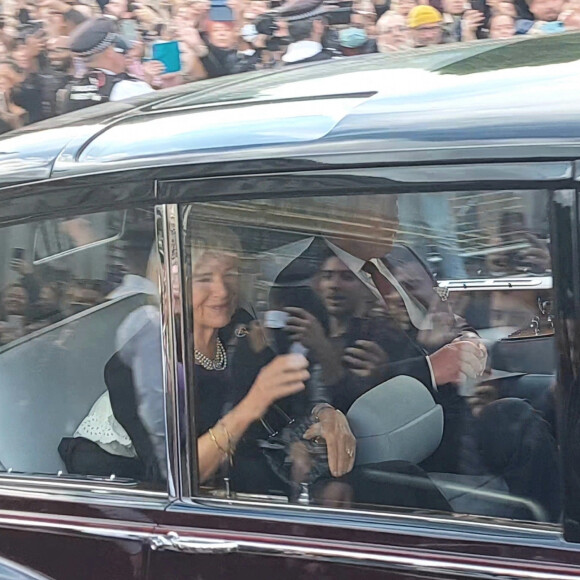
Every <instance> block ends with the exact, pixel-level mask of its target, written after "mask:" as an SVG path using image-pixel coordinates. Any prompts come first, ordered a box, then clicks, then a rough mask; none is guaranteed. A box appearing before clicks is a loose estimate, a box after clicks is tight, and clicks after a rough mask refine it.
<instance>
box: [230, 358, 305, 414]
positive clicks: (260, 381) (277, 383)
mask: <svg viewBox="0 0 580 580" xmlns="http://www.w3.org/2000/svg"><path fill="white" fill-rule="evenodd" d="M309 378H310V373H309V372H308V360H307V359H306V357H305V356H303V355H301V354H286V355H282V356H277V357H276V358H275V359H274V360H273V361H272V362H271V363H270V364H268V365H266V366H265V367H264V368H263V369H262V370H261V371H260V372H259V374H258V376H257V377H256V380H255V381H254V384H253V385H252V387H251V388H250V392H249V393H248V394H247V395H246V397H245V399H244V401H242V403H244V404H245V406H246V407H247V409H248V410H249V412H250V413H251V414H252V415H253V416H254V418H255V419H259V418H260V417H261V416H262V415H263V414H264V413H265V412H266V410H267V409H268V407H269V406H270V405H272V403H274V402H276V401H277V400H278V399H283V398H284V397H288V396H289V395H293V394H295V393H299V392H300V391H302V390H304V388H305V384H304V383H305V381H307V380H308V379H309ZM242 403H241V404H242Z"/></svg>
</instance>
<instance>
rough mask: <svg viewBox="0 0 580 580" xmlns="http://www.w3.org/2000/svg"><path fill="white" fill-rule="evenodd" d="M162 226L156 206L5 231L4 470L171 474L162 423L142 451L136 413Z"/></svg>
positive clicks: (156, 355)
mask: <svg viewBox="0 0 580 580" xmlns="http://www.w3.org/2000/svg"><path fill="white" fill-rule="evenodd" d="M153 232H154V228H153V212H152V211H148V210H132V211H127V212H106V213H98V214H92V215H88V216H72V217H70V218H65V219H59V220H54V221H48V222H38V223H31V224H25V225H17V226H12V227H8V228H5V229H3V230H2V231H0V236H1V237H2V242H3V243H2V247H3V248H4V251H3V254H2V255H1V256H0V275H1V276H2V287H3V289H2V303H1V308H2V311H1V313H0V344H1V345H2V346H1V347H0V367H1V369H2V371H1V374H2V378H3V380H2V387H1V396H2V406H1V408H2V410H1V411H0V414H1V418H0V430H1V431H2V436H1V437H0V461H1V464H2V466H3V469H2V471H11V472H12V473H24V474H52V475H56V474H57V473H59V472H60V473H61V474H64V475H69V476H73V475H74V476H80V477H81V478H84V477H86V476H97V477H102V478H109V477H110V476H111V475H115V477H116V478H118V481H123V480H128V483H129V482H134V481H139V480H145V479H148V480H152V479H153V476H154V475H155V474H156V473H157V474H158V478H157V479H159V480H161V479H162V475H161V474H160V472H159V468H157V469H154V468H152V467H151V464H154V465H155V466H157V463H158V462H157V459H156V456H155V448H154V447H155V440H154V435H155V432H156V431H155V429H151V435H146V438H145V439H146V441H145V444H146V452H143V450H142V449H143V446H142V441H141V440H140V439H139V437H138V434H139V433H141V432H142V431H143V425H141V424H140V425H138V426H137V429H136V428H135V425H134V422H132V417H134V416H135V415H136V413H135V409H136V400H138V398H137V394H136V390H135V386H134V384H133V383H134V382H135V381H134V380H133V370H134V364H135V363H134V361H135V360H137V359H138V358H139V348H140V345H139V341H140V340H142V337H143V336H144V335H145V334H146V333H147V325H146V322H147V321H152V324H153V325H155V326H156V328H157V329H158V327H159V323H158V318H159V316H158V307H157V304H158V301H159V298H158V286H157V282H156V273H157V269H156V267H155V263H154V262H155V261H154V258H153V257H152V248H153ZM160 359H161V356H160V349H158V350H157V351H156V350H153V349H152V348H150V349H149V350H148V360H150V361H156V362H157V366H159V367H160ZM161 388H162V387H161V383H160V385H159V390H160V389H161ZM142 406H143V405H142ZM137 417H139V416H138V415H137ZM160 420H161V421H163V415H162V414H161V417H160ZM155 428H156V429H157V430H158V429H159V427H158V426H155ZM134 433H137V436H135V435H134ZM145 433H146V434H147V431H145Z"/></svg>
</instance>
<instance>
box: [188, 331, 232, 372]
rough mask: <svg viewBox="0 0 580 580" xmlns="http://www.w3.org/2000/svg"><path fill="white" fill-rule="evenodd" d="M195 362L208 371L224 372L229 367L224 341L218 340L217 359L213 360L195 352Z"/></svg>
mask: <svg viewBox="0 0 580 580" xmlns="http://www.w3.org/2000/svg"><path fill="white" fill-rule="evenodd" d="M194 356H195V362H196V363H197V364H198V365H199V366H201V367H202V368H204V369H205V370H206V371H223V370H224V369H225V368H226V367H227V366H228V355H227V353H226V349H225V348H224V345H223V344H222V341H221V340H220V339H219V338H218V341H217V345H216V352H215V358H214V359H213V360H212V359H211V358H209V357H208V356H205V354H203V353H201V352H199V350H197V349H195V350H194Z"/></svg>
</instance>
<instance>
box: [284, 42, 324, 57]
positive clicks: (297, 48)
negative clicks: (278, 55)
mask: <svg viewBox="0 0 580 580" xmlns="http://www.w3.org/2000/svg"><path fill="white" fill-rule="evenodd" d="M319 52H322V44H320V42H315V41H314V40H299V41H298V42H293V43H292V44H290V45H289V46H288V49H287V50H286V54H285V55H284V56H283V57H282V60H283V61H284V62H298V61H301V60H305V59H307V58H310V57H312V56H316V55H317V54H318V53H319Z"/></svg>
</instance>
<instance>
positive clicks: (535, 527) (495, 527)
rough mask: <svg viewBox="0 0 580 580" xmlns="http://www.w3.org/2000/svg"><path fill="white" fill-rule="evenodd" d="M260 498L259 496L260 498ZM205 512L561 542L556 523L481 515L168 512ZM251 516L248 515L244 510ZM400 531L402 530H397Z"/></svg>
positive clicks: (232, 503)
mask: <svg viewBox="0 0 580 580" xmlns="http://www.w3.org/2000/svg"><path fill="white" fill-rule="evenodd" d="M261 497H263V496H261ZM196 508H198V509H199V508H201V509H208V508H210V509H211V508H213V509H214V510H219V511H220V512H222V513H223V511H229V513H228V516H234V515H239V516H244V517H253V518H258V519H260V520H262V521H264V520H266V519H270V520H273V521H278V520H279V519H280V516H281V515H283V516H284V519H285V521H287V522H290V521H292V522H294V523H304V516H307V515H309V516H313V518H317V522H316V523H324V525H330V526H339V527H341V528H342V527H349V526H350V527H352V528H364V529H366V530H369V531H370V530H385V526H400V525H401V524H402V525H404V526H405V528H406V529H407V530H411V529H413V528H417V527H418V526H421V527H422V528H421V533H422V534H425V533H426V530H425V528H424V527H423V526H425V525H428V526H430V527H433V529H435V528H434V526H438V528H437V532H438V533H441V532H446V533H449V534H450V535H454V534H455V535H458V534H459V535H461V537H462V538H463V539H465V533H466V532H467V533H473V534H477V535H478V540H481V539H482V538H481V534H485V533H487V534H490V535H493V536H498V535H501V536H502V537H503V538H506V537H509V538H510V540H512V539H513V540H514V541H516V542H517V543H520V542H521V543H522V544H524V545H529V541H530V540H532V539H535V540H536V541H538V542H539V541H546V540H548V541H552V542H553V541H562V542H563V535H562V528H561V527H560V526H558V525H557V524H547V523H543V522H524V521H518V520H508V519H501V520H500V519H499V518H498V519H496V520H493V521H491V520H492V518H486V517H485V516H473V515H469V514H449V515H447V514H443V513H439V512H432V513H421V514H413V513H402V512H397V511H396V508H394V509H393V510H391V511H382V512H381V511H371V510H364V509H350V508H349V509H344V508H327V507H319V506H309V505H300V504H290V503H273V502H268V501H252V500H245V499H244V500H240V499H226V498H201V497H195V498H192V499H184V500H182V502H181V505H180V504H179V503H174V504H173V505H172V506H171V507H170V511H181V512H183V511H188V510H191V509H196ZM249 509H251V510H252V511H253V513H252V514H251V515H250V516H249V515H248V510H249ZM401 531H402V530H401Z"/></svg>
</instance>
